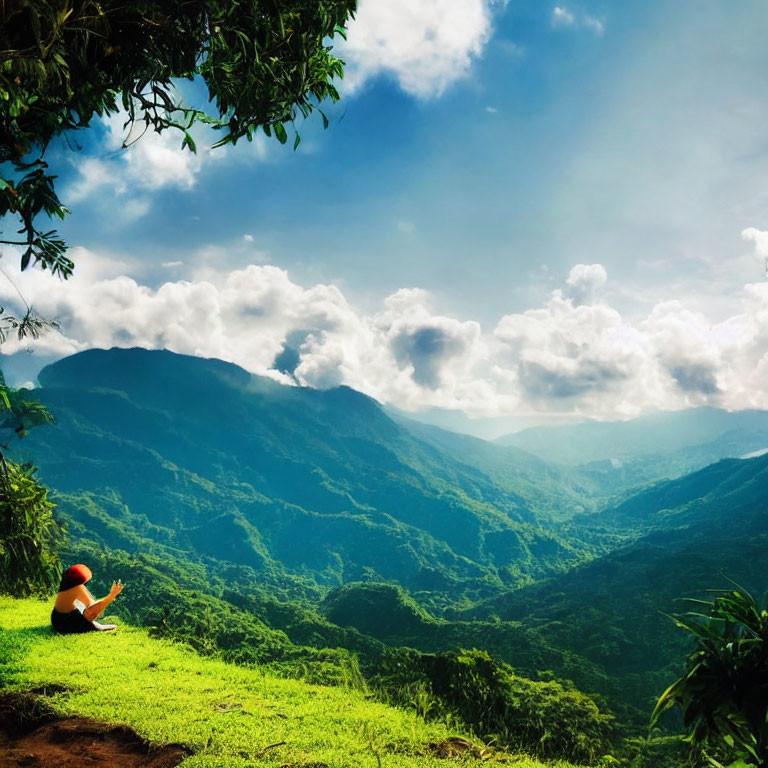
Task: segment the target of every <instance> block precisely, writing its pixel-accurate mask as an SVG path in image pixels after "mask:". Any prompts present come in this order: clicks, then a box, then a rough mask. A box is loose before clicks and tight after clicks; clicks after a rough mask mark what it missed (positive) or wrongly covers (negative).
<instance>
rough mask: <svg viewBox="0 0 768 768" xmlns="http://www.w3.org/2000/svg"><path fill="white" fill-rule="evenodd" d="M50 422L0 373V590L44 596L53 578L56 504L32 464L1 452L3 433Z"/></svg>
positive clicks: (58, 538) (59, 534) (58, 529)
mask: <svg viewBox="0 0 768 768" xmlns="http://www.w3.org/2000/svg"><path fill="white" fill-rule="evenodd" d="M0 315H2V317H1V318H0V329H2V322H3V321H4V320H6V319H7V317H8V316H7V315H5V314H4V313H3V312H2V310H0ZM12 319H13V320H14V321H15V320H16V318H12ZM18 322H19V323H20V325H17V326H13V327H14V328H15V330H16V331H17V333H18V334H19V338H22V337H23V336H25V335H28V334H30V333H32V332H33V331H32V330H29V329H26V330H25V325H26V324H24V323H23V321H18ZM6 327H7V326H6ZM33 327H34V326H33ZM51 423H53V416H51V413H50V412H49V411H48V409H47V408H46V407H45V406H44V405H42V403H39V402H37V401H36V400H31V399H30V398H29V397H28V396H27V393H26V391H25V390H23V389H21V390H20V389H14V388H11V387H7V386H6V385H5V379H4V377H3V374H2V372H1V371H0V448H2V450H0V593H8V594H12V595H15V596H26V595H32V594H45V593H47V592H50V591H51V590H52V589H54V587H55V586H56V583H57V582H58V579H59V575H60V572H61V569H60V564H59V555H58V548H59V546H60V544H61V543H62V541H63V536H64V531H63V527H62V526H61V525H60V524H59V522H58V521H57V520H56V519H55V518H54V516H53V510H54V509H55V507H56V505H55V504H54V503H53V502H51V501H50V500H49V498H48V489H47V488H46V487H45V486H43V485H41V484H40V482H39V481H38V479H37V477H36V473H37V469H36V468H35V467H33V466H32V465H31V464H18V463H16V462H13V461H10V460H8V459H6V457H5V455H4V451H5V450H7V446H6V444H5V443H6V442H7V440H6V437H5V436H9V437H13V434H15V435H16V436H17V437H19V438H21V437H24V436H25V435H26V433H27V430H28V429H29V428H30V427H36V426H40V425H43V424H51Z"/></svg>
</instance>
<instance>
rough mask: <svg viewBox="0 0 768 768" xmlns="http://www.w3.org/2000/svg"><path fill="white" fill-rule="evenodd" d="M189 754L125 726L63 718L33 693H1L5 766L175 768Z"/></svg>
mask: <svg viewBox="0 0 768 768" xmlns="http://www.w3.org/2000/svg"><path fill="white" fill-rule="evenodd" d="M46 693H47V691H46ZM190 754H191V750H190V749H188V748H187V747H185V746H184V745H182V744H166V745H164V746H161V745H156V744H151V743H150V742H148V741H147V740H146V739H143V738H142V737H141V736H139V735H138V734H137V733H136V731H134V730H133V729H132V728H129V727H128V726H126V725H114V724H110V723H99V722H96V721H95V720H90V719H88V718H84V717H66V718H64V717H61V716H59V715H56V714H55V713H54V712H53V711H52V710H51V709H50V707H48V705H47V704H46V703H45V702H44V701H43V700H42V699H40V698H38V697H37V696H34V695H32V694H30V693H4V694H0V768H18V767H19V766H22V767H23V768H83V766H89V767H90V766H94V768H99V766H105V768H106V766H114V767H115V768H175V766H177V765H178V764H179V763H180V762H181V761H182V760H183V759H184V758H185V757H187V756H188V755H190Z"/></svg>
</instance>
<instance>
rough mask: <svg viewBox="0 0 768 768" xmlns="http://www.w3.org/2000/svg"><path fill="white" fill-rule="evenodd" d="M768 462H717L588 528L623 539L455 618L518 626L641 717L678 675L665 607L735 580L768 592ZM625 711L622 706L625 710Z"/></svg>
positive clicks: (678, 653)
mask: <svg viewBox="0 0 768 768" xmlns="http://www.w3.org/2000/svg"><path fill="white" fill-rule="evenodd" d="M767 513H768V456H761V457H757V458H753V459H745V460H724V461H721V462H719V463H717V464H715V465H713V466H711V467H707V468H705V469H703V470H700V471H699V472H696V473H694V474H692V475H688V476H686V477H684V478H680V479H678V480H672V481H668V482H665V483H660V484H658V485H657V486H654V487H651V488H649V489H647V490H646V491H644V492H642V493H640V494H639V495H637V496H635V497H633V498H631V499H629V500H628V501H627V502H625V503H623V504H621V505H619V506H618V507H616V508H614V509H609V510H606V511H604V512H602V513H600V514H598V515H595V516H584V518H585V520H584V524H585V525H590V524H594V525H596V526H610V527H612V528H615V529H619V530H622V531H623V532H624V535H625V536H626V537H627V540H628V543H626V545H625V546H623V547H620V548H618V549H617V550H616V551H613V552H610V553H608V554H606V555H603V556H602V557H600V558H597V559H595V560H593V561H591V562H589V563H586V564H583V565H580V566H578V567H576V568H574V569H572V570H570V571H568V572H567V573H565V574H561V575H558V576H555V577H553V578H551V579H547V580H544V581H541V582H539V583H537V584H534V585H531V586H526V587H523V588H521V589H518V590H515V591H511V592H507V593H505V594H503V595H499V596H497V597H494V598H491V599H490V600H488V601H486V602H484V603H481V604H479V605H477V606H474V607H472V608H471V609H469V610H466V611H461V612H457V613H456V618H460V619H463V620H467V621H471V620H486V619H488V618H489V617H491V616H494V617H497V618H500V619H501V620H502V621H511V622H520V623H522V624H524V625H525V626H527V627H529V628H530V629H531V630H533V631H536V632H538V633H540V634H541V635H542V636H545V637H546V638H547V640H548V642H549V643H550V644H552V645H554V646H555V647H557V648H560V649H562V650H563V651H569V652H572V653H574V654H576V655H577V656H580V657H583V658H585V659H587V660H588V661H589V662H590V663H592V664H595V665H597V666H598V667H600V668H601V669H603V670H604V671H605V672H606V674H607V675H608V677H609V679H610V681H611V686H610V688H609V689H606V691H605V692H606V693H607V694H608V695H609V697H610V700H611V701H612V703H613V704H614V706H616V705H617V704H618V703H620V702H622V701H623V702H624V707H625V708H624V709H623V711H622V716H623V717H625V718H631V719H635V720H637V721H640V720H641V719H642V718H644V717H647V713H648V711H649V707H650V706H652V704H653V701H654V700H655V698H656V697H657V696H658V695H659V694H660V692H661V691H662V690H663V689H664V688H665V687H666V684H667V683H668V681H670V680H672V679H674V678H675V676H676V675H677V673H678V672H679V665H680V660H681V659H682V658H684V656H685V652H686V648H687V642H688V639H687V637H686V636H685V635H684V634H683V633H681V632H680V631H679V629H677V628H676V627H675V626H674V624H673V623H672V622H671V621H670V620H669V619H668V618H667V617H666V616H664V615H662V612H666V613H675V612H680V611H684V610H686V606H685V603H684V602H681V598H684V597H701V596H703V595H704V593H705V591H706V590H707V589H712V588H722V587H726V588H727V587H728V586H729V584H730V585H732V581H729V580H734V581H736V582H738V583H739V584H742V585H743V586H745V587H746V588H748V589H751V590H753V591H754V592H757V593H760V592H763V591H765V573H766V571H767V570H768V514H767ZM620 709H621V707H620Z"/></svg>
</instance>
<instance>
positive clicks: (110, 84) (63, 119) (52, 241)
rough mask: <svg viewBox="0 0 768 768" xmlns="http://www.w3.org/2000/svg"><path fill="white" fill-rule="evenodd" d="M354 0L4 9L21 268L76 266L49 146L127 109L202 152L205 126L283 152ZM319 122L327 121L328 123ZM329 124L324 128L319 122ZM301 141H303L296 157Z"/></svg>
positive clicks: (312, 99) (4, 93) (4, 202)
mask: <svg viewBox="0 0 768 768" xmlns="http://www.w3.org/2000/svg"><path fill="white" fill-rule="evenodd" d="M355 4H356V2H355V0H269V2H265V0H241V1H240V2H235V0H206V1H205V2H199V3H179V2H174V0H128V1H127V2H117V1H116V0H104V1H103V2H95V0H55V1H54V2H51V0H14V1H13V2H10V3H3V4H0V163H5V164H8V165H6V168H12V170H11V171H10V172H6V171H3V174H2V175H3V177H4V178H2V179H0V217H2V216H5V215H7V214H11V215H13V216H15V217H16V218H17V219H18V221H19V223H20V224H21V228H20V229H19V231H18V234H19V235H20V236H21V237H20V238H19V239H16V238H14V239H11V240H2V241H1V242H4V243H8V244H13V245H20V246H22V247H23V251H22V257H21V266H22V269H24V268H25V267H26V266H27V265H28V264H30V263H31V262H39V263H40V264H41V266H42V267H43V268H48V269H50V270H51V271H52V272H54V273H57V274H59V275H60V276H62V277H67V276H68V275H69V274H70V273H71V272H72V268H73V263H72V261H71V260H70V259H69V258H68V257H67V255H66V251H67V246H66V244H65V243H64V242H63V241H62V239H61V238H60V237H59V236H58V234H57V233H56V231H55V230H51V231H48V232H43V231H41V230H39V229H38V227H37V225H36V223H35V221H36V217H37V216H38V215H39V214H40V213H45V214H47V215H48V216H49V217H58V218H64V217H65V216H66V214H67V213H68V210H67V209H66V208H65V207H64V205H63V204H62V203H61V201H60V200H59V198H58V196H57V194H56V190H55V179H56V176H55V175H53V174H51V173H49V172H48V164H47V163H46V162H45V160H44V159H43V158H44V154H45V150H46V147H47V146H48V144H49V142H50V141H51V139H53V138H54V137H56V136H58V135H61V134H63V133H66V134H71V133H72V132H74V131H77V130H80V129H81V128H85V127H87V126H88V125H89V124H90V122H91V121H92V120H93V118H94V116H103V115H108V114H111V113H116V112H118V110H120V109H122V110H123V111H124V113H125V115H126V120H127V122H126V126H128V125H133V124H134V123H138V124H143V128H144V131H146V130H148V129H152V130H153V131H156V132H161V131H164V130H166V129H169V128H172V129H176V130H178V131H180V132H181V133H182V137H183V138H182V148H184V147H186V148H188V149H190V150H191V151H192V152H194V151H196V147H195V140H194V138H193V136H192V134H191V133H190V129H191V128H192V126H193V125H194V124H195V123H196V122H204V123H207V124H209V125H210V126H211V127H212V128H213V129H215V130H219V131H221V132H222V137H221V139H220V140H219V141H218V142H216V144H215V146H220V145H222V144H228V143H235V142H236V141H237V140H238V139H241V138H246V139H247V140H249V141H250V140H251V139H252V138H253V136H254V133H255V131H256V129H258V128H261V129H263V131H264V132H265V133H266V134H267V135H268V136H271V135H274V136H275V137H276V138H277V140H278V141H280V142H281V143H285V142H286V141H287V139H288V133H287V131H286V125H288V124H292V123H293V122H294V120H295V119H296V118H297V117H298V116H299V115H301V116H302V117H307V116H308V115H309V114H310V113H311V112H313V111H314V110H316V109H318V105H319V104H320V103H321V102H322V101H323V100H325V99H330V100H331V101H336V100H337V99H338V98H339V94H338V91H337V90H336V88H335V86H334V85H333V82H332V80H333V79H334V78H336V77H341V76H342V74H343V63H342V62H341V61H340V60H339V59H337V58H336V57H334V56H333V55H332V54H331V47H330V45H329V44H328V41H329V40H330V39H331V38H332V37H333V36H334V35H336V34H342V35H343V34H344V25H345V24H346V23H347V21H348V19H349V18H350V16H351V15H352V14H353V12H354V10H355ZM179 78H186V79H189V80H193V79H197V80H199V81H202V83H204V84H205V86H206V87H207V91H208V94H207V95H208V102H209V104H210V105H211V108H210V113H209V112H206V111H203V110H200V109H196V108H193V107H191V106H189V105H187V104H185V103H184V102H183V101H182V99H181V97H180V95H179V91H178V89H177V88H176V85H175V81H176V80H177V79H179ZM321 114H322V112H321ZM322 117H323V121H324V122H325V123H326V124H327V119H326V117H325V115H324V114H322ZM298 142H299V137H298V134H296V136H295V140H294V146H297V145H298Z"/></svg>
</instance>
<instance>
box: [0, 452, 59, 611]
mask: <svg viewBox="0 0 768 768" xmlns="http://www.w3.org/2000/svg"><path fill="white" fill-rule="evenodd" d="M0 465H1V466H0V593H6V594H10V595H14V596H16V597H22V596H28V595H33V594H47V593H49V592H51V591H52V590H54V589H55V587H56V584H57V582H58V580H59V576H60V574H61V569H60V565H59V556H58V546H59V544H60V542H61V539H62V535H63V530H62V527H61V526H60V525H59V523H58V522H57V521H56V519H55V518H54V516H53V510H54V509H55V506H56V505H55V504H53V502H51V501H50V499H49V498H48V489H47V488H45V486H43V485H41V484H40V483H39V482H38V480H37V478H36V476H35V473H36V471H37V470H36V469H35V468H34V467H33V466H31V465H30V464H17V463H15V462H13V461H7V460H6V459H5V458H4V457H2V456H0Z"/></svg>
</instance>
